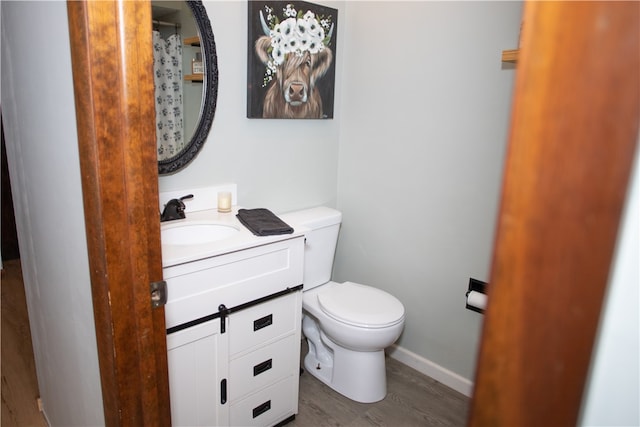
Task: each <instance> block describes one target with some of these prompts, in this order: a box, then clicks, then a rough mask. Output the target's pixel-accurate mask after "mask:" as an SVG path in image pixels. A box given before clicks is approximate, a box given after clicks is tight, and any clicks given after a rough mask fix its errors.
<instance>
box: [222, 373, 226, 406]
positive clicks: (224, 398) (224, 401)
mask: <svg viewBox="0 0 640 427" xmlns="http://www.w3.org/2000/svg"><path fill="white" fill-rule="evenodd" d="M225 403H227V379H226V378H225V379H223V380H222V381H220V404H221V405H224V404H225Z"/></svg>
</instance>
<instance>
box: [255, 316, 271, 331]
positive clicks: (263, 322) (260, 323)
mask: <svg viewBox="0 0 640 427" xmlns="http://www.w3.org/2000/svg"><path fill="white" fill-rule="evenodd" d="M272 323H273V314H270V315H268V316H264V317H261V318H260V319H258V320H254V321H253V331H254V332H255V331H257V330H259V329H262V328H266V327H267V326H269V325H271V324H272Z"/></svg>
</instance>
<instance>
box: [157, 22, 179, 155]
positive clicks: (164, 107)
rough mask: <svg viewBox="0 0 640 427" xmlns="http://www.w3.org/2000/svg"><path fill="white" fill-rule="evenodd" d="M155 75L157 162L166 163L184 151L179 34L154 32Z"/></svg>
mask: <svg viewBox="0 0 640 427" xmlns="http://www.w3.org/2000/svg"><path fill="white" fill-rule="evenodd" d="M153 73H154V84H155V97H156V138H157V144H158V160H164V159H169V158H171V157H173V156H174V155H176V154H178V153H180V151H181V150H182V148H183V147H184V131H183V105H182V39H181V37H180V34H177V33H175V34H171V35H168V36H166V37H165V38H163V36H162V35H161V34H160V32H159V31H153Z"/></svg>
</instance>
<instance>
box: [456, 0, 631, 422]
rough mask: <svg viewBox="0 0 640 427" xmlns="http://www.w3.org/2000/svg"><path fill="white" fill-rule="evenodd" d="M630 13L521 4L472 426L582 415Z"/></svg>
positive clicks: (617, 154) (606, 245) (616, 171)
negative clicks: (520, 32)
mask: <svg viewBox="0 0 640 427" xmlns="http://www.w3.org/2000/svg"><path fill="white" fill-rule="evenodd" d="M639 17H640V3H638V2H594V1H589V2H536V1H534V2H528V3H526V5H525V14H524V20H523V22H524V33H523V35H522V45H521V49H520V56H519V61H518V68H517V77H516V85H515V94H514V103H513V107H512V119H511V132H510V141H509V149H508V155H507V161H506V169H505V177H504V181H503V196H502V203H501V208H500V215H499V220H498V230H497V235H496V243H495V248H494V258H493V266H492V275H491V285H490V291H489V302H488V307H487V311H486V316H485V323H484V327H483V335H482V342H481V347H480V353H479V358H478V366H477V373H476V381H475V390H474V394H473V398H472V403H471V410H470V418H469V425H470V426H478V427H479V426H519V427H525V426H542V425H544V426H556V425H557V426H569V425H576V424H577V422H578V419H579V416H580V410H581V406H582V397H583V396H582V394H583V389H584V385H585V381H586V378H587V374H588V371H589V366H590V361H591V352H592V348H593V345H594V341H595V336H596V331H597V328H598V322H599V319H600V309H601V305H602V300H603V296H604V294H605V290H606V286H607V283H608V279H609V268H610V264H611V260H612V257H613V253H614V248H615V244H616V240H617V236H618V226H619V222H620V216H621V212H622V210H623V206H624V202H625V197H626V194H627V191H626V190H627V181H628V179H629V176H630V172H631V168H632V162H633V158H634V153H635V150H636V141H637V138H638V120H639V116H640V99H639V98H640V97H639V94H640V87H639V84H640V82H639V80H640V79H639V76H640V71H639V70H640V65H639V62H640V61H639V56H640V55H639V54H640V37H639V36H640V23H639Z"/></svg>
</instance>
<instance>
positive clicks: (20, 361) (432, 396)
mask: <svg viewBox="0 0 640 427" xmlns="http://www.w3.org/2000/svg"><path fill="white" fill-rule="evenodd" d="M4 268H5V270H3V272H2V284H1V288H2V301H1V311H2V368H1V369H2V423H1V426H2V427H14V426H15V427H46V423H45V421H44V419H43V417H42V414H41V413H40V412H39V411H38V408H37V403H36V398H37V396H38V386H37V381H36V375H35V367H34V362H33V351H32V347H31V335H30V332H29V323H28V317H27V311H26V303H25V297H24V288H23V285H22V274H21V271H20V262H19V261H18V260H11V261H5V262H4ZM305 352H306V343H304V341H303V344H302V354H303V355H304V354H305ZM387 391H388V394H387V397H386V398H385V399H384V400H382V401H380V402H377V403H371V404H364V403H357V402H354V401H352V400H349V399H347V398H346V397H343V396H341V395H340V394H338V393H336V392H335V391H333V390H331V389H330V388H329V387H327V386H325V385H324V384H323V383H321V382H320V381H318V380H317V379H315V378H314V377H313V376H311V375H310V374H308V373H306V372H305V373H304V374H302V376H301V377H300V404H299V413H298V415H297V416H296V419H295V420H294V421H293V422H291V423H289V424H287V426H291V427H294V426H295V427H323V426H334V427H335V426H345V427H359V426H389V427H412V426H464V425H465V424H466V420H467V411H468V405H469V399H468V398H467V397H466V396H464V395H462V394H460V393H458V392H455V391H453V390H452V389H450V388H448V387H446V386H444V385H442V384H440V383H438V382H437V381H434V380H432V379H431V378H429V377H427V376H425V375H423V374H421V373H419V372H418V371H416V370H414V369H412V368H409V367H407V366H406V365H403V364H402V363H400V362H398V361H396V360H394V359H390V358H387Z"/></svg>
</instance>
